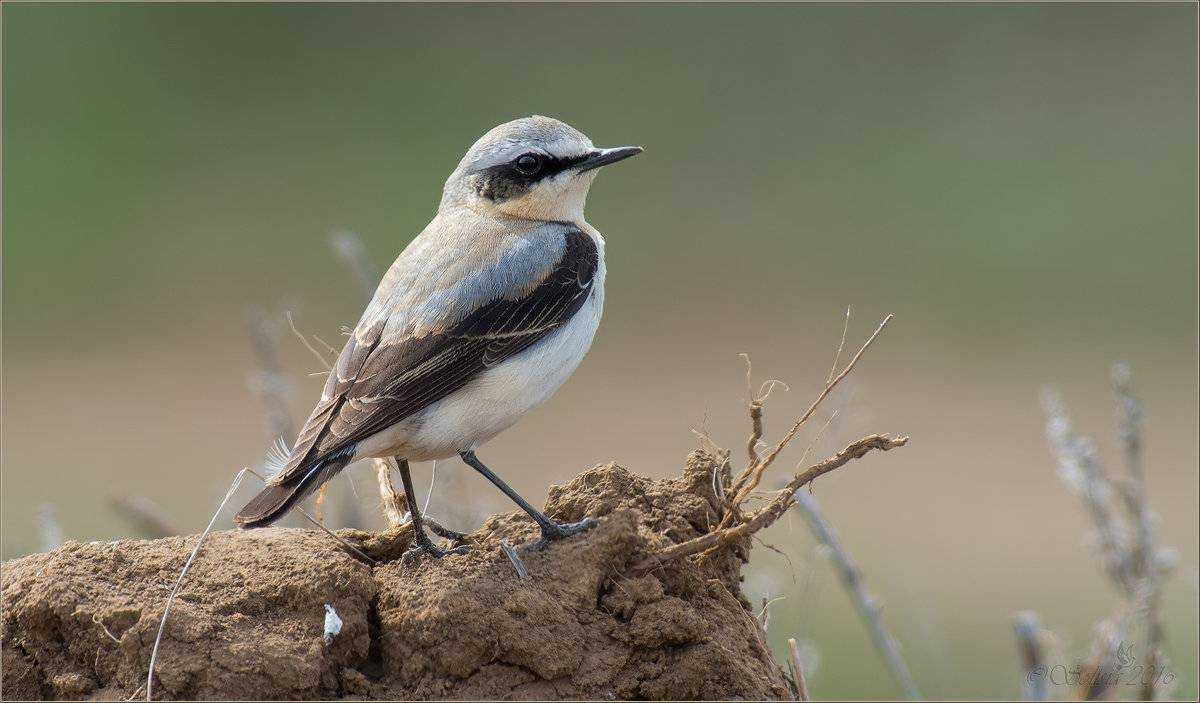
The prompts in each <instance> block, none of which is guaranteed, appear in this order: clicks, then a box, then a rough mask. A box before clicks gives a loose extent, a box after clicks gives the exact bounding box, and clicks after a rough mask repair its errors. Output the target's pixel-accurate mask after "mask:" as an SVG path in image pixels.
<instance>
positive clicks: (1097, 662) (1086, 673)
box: [1076, 617, 1128, 701]
mask: <svg viewBox="0 0 1200 703" xmlns="http://www.w3.org/2000/svg"><path fill="white" fill-rule="evenodd" d="M1123 620H1124V618H1120V617H1117V618H1114V619H1112V620H1101V621H1100V622H1099V623H1097V624H1096V636H1095V639H1094V640H1093V642H1092V654H1091V656H1090V657H1089V658H1088V660H1087V661H1086V662H1085V663H1084V664H1083V666H1082V667H1081V669H1080V672H1079V688H1078V690H1077V691H1076V696H1077V698H1078V699H1079V700H1081V701H1098V700H1101V699H1103V698H1104V697H1105V696H1107V695H1108V693H1109V692H1110V691H1111V690H1112V688H1113V686H1115V685H1116V684H1117V683H1118V681H1119V679H1120V676H1121V673H1122V669H1123V668H1124V666H1125V664H1126V662H1123V661H1122V660H1121V658H1122V657H1124V656H1128V653H1127V652H1126V651H1124V650H1123V649H1122V642H1123V640H1124V637H1125V628H1124V626H1123V622H1122V621H1123Z"/></svg>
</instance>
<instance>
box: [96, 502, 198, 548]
mask: <svg viewBox="0 0 1200 703" xmlns="http://www.w3.org/2000/svg"><path fill="white" fill-rule="evenodd" d="M108 505H109V507H111V508H112V510H113V512H115V513H116V514H117V515H119V516H121V518H123V519H124V520H125V521H126V522H128V523H130V524H131V525H133V527H134V529H135V530H137V533H138V535H139V536H141V537H143V538H144V539H159V538H162V537H172V536H174V535H178V534H181V531H180V530H179V528H178V527H176V526H175V523H174V522H173V521H172V520H171V516H170V515H167V511H165V510H163V509H162V507H161V506H159V504H158V503H155V502H154V501H152V500H150V499H149V498H146V497H144V496H121V497H116V496H113V497H110V498H109V499H108Z"/></svg>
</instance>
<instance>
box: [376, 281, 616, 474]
mask: <svg viewBox="0 0 1200 703" xmlns="http://www.w3.org/2000/svg"><path fill="white" fill-rule="evenodd" d="M603 308H604V261H603V259H601V261H600V265H599V267H598V268H597V270H596V274H595V276H594V278H593V287H592V292H591V294H590V295H589V296H588V299H587V301H585V302H584V304H583V307H581V308H580V309H579V312H577V313H575V316H574V317H572V318H571V320H570V321H569V322H568V323H567V324H566V325H564V326H563V327H562V328H561V329H558V330H556V331H554V332H553V333H551V334H550V335H549V336H547V337H546V338H544V339H543V340H542V341H540V342H538V343H537V344H534V345H533V346H532V347H530V348H528V349H526V350H525V351H523V352H521V353H520V354H517V355H516V356H513V357H511V358H509V359H506V360H505V361H503V362H501V363H500V364H498V365H496V366H494V367H492V368H490V369H487V370H485V371H483V372H482V373H480V374H479V375H478V376H476V377H475V378H474V379H473V380H472V381H471V382H470V383H468V384H467V385H466V386H464V387H463V388H461V389H459V390H457V391H455V392H454V393H451V394H450V395H448V396H446V397H445V398H442V399H441V400H439V401H437V402H435V403H432V404H431V405H429V406H428V407H426V408H425V409H424V410H421V411H420V412H418V413H416V414H414V415H413V416H412V417H409V418H407V419H405V420H404V421H402V422H400V423H398V424H396V425H393V426H392V427H390V428H388V429H386V430H384V431H382V432H379V433H378V434H375V435H372V436H371V437H368V438H367V439H365V440H363V441H362V442H360V443H359V445H358V448H357V449H356V451H355V453H354V455H355V459H356V460H357V459H361V458H366V457H383V456H401V457H404V458H406V459H409V460H411V461H430V460H433V459H444V458H447V457H451V456H454V455H456V454H458V453H459V452H462V451H467V450H471V449H475V448H476V447H478V446H479V445H481V444H483V443H484V442H487V441H488V440H490V439H491V438H493V437H495V436H496V435H498V434H500V433H501V432H503V431H504V430H506V429H508V428H509V427H512V426H513V425H514V424H516V422H517V421H518V420H520V419H521V417H522V416H524V415H525V413H527V412H529V411H530V410H532V409H534V408H535V407H537V406H539V405H541V404H542V403H544V402H545V401H546V400H547V399H548V398H549V397H550V396H552V395H554V392H555V391H557V390H558V389H559V387H560V386H562V384H563V383H565V382H566V380H567V379H568V378H570V376H571V374H572V373H574V372H575V369H576V368H578V366H579V363H580V362H581V361H583V357H584V355H585V354H587V350H588V349H589V348H590V347H591V346H592V337H593V336H595V334H596V328H597V327H598V326H599V325H600V314H601V312H602V310H603Z"/></svg>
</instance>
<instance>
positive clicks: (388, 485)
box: [373, 458, 408, 527]
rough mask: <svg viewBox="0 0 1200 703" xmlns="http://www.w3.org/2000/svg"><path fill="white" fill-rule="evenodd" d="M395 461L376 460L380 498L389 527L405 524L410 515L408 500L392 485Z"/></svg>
mask: <svg viewBox="0 0 1200 703" xmlns="http://www.w3.org/2000/svg"><path fill="white" fill-rule="evenodd" d="M394 461H395V460H394V459H391V458H388V459H375V460H374V462H373V463H374V464H375V477H376V479H377V480H378V481H379V497H380V499H381V500H382V501H383V515H384V517H386V518H387V522H388V527H399V526H401V525H403V524H404V523H405V516H406V515H407V514H408V499H407V497H405V498H401V497H400V496H401V494H400V493H398V492H397V491H396V485H395V484H394V483H392V464H393V462H394Z"/></svg>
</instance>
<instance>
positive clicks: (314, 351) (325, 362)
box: [283, 310, 333, 373]
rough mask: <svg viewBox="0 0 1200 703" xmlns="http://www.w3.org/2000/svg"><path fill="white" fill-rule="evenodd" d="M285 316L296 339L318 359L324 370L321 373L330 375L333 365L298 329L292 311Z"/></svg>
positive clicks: (284, 314)
mask: <svg viewBox="0 0 1200 703" xmlns="http://www.w3.org/2000/svg"><path fill="white" fill-rule="evenodd" d="M283 316H284V317H285V318H287V321H288V326H289V327H291V328H292V334H294V335H296V339H299V340H300V343H301V344H303V345H304V348H305V349H307V350H308V351H309V352H310V353H311V354H312V355H313V356H314V357H316V359H317V361H318V362H320V364H321V368H322V369H324V370H323V371H322V372H321V373H329V371H330V370H331V369H332V368H333V363H332V362H331V361H330V360H329V359H328V358H326V357H325V355H324V354H322V353H321V352H320V351H319V350H318V349H317V348H316V347H314V346H313V345H312V342H310V341H309V339H308V337H306V336H304V333H303V332H301V331H300V330H299V329H297V328H296V320H295V318H293V317H292V311H291V310H288V311H287V312H285V313H283Z"/></svg>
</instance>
